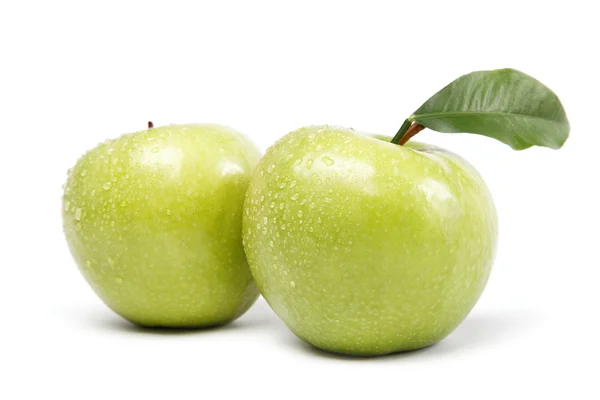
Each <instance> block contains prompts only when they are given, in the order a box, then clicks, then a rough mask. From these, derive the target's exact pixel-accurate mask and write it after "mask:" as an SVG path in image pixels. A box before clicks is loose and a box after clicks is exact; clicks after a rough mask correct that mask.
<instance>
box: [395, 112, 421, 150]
mask: <svg viewBox="0 0 600 400" xmlns="http://www.w3.org/2000/svg"><path fill="white" fill-rule="evenodd" d="M411 124H412V125H411ZM423 129H425V127H424V126H423V125H421V124H419V123H418V122H415V123H414V124H413V123H412V121H411V120H410V118H409V119H407V120H406V121H404V123H403V124H402V126H401V127H400V129H398V133H396V136H394V138H393V139H392V141H391V143H393V144H398V145H400V146H403V145H404V144H405V143H406V142H408V141H409V140H410V138H411V137H413V136H415V135H416V134H417V133H419V132H421V131H422V130H423Z"/></svg>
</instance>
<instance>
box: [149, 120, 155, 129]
mask: <svg viewBox="0 0 600 400" xmlns="http://www.w3.org/2000/svg"><path fill="white" fill-rule="evenodd" d="M151 128H154V124H153V123H152V121H148V129H151Z"/></svg>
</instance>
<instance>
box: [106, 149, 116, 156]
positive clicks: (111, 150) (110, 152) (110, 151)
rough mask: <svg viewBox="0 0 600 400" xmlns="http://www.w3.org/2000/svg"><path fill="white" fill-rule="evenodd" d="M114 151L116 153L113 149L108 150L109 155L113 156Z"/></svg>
mask: <svg viewBox="0 0 600 400" xmlns="http://www.w3.org/2000/svg"><path fill="white" fill-rule="evenodd" d="M113 151H114V150H113V149H108V150H106V152H107V153H108V155H111V154H112V153H113Z"/></svg>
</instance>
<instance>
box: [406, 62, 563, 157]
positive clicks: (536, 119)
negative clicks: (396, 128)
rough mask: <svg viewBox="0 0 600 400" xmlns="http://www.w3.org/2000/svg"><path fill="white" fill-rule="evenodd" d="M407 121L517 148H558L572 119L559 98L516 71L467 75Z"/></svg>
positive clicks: (441, 91) (438, 93) (529, 77)
mask: <svg viewBox="0 0 600 400" xmlns="http://www.w3.org/2000/svg"><path fill="white" fill-rule="evenodd" d="M409 120H410V121H411V122H418V123H419V124H421V125H424V126H425V127H427V128H429V129H432V130H434V131H438V132H449V133H457V132H468V133H476V134H479V135H484V136H488V137H491V138H494V139H497V140H499V141H501V142H503V143H506V144H507V145H509V146H510V147H512V148H513V149H515V150H523V149H526V148H529V147H531V146H545V147H550V148H552V149H558V148H560V147H561V146H562V145H563V144H564V143H565V141H566V140H567V137H568V136H569V121H568V120H567V116H566V113H565V110H564V108H563V106H562V104H561V103H560V100H559V99H558V97H557V96H556V95H555V94H554V93H553V92H552V91H551V90H550V89H548V88H547V87H546V86H544V85H543V84H542V83H540V82H539V81H537V80H536V79H534V78H532V77H531V76H529V75H526V74H524V73H522V72H519V71H516V70H514V69H498V70H494V71H477V72H472V73H470V74H467V75H463V76H461V77H460V78H458V79H457V80H455V81H454V82H452V83H450V84H449V85H448V86H446V87H445V88H443V89H442V90H440V91H439V92H437V93H436V94H435V95H433V96H432V97H431V98H430V99H429V100H427V101H426V102H425V103H424V104H423V105H422V106H421V107H419V109H418V110H417V111H415V112H414V114H413V115H411V116H410V118H409Z"/></svg>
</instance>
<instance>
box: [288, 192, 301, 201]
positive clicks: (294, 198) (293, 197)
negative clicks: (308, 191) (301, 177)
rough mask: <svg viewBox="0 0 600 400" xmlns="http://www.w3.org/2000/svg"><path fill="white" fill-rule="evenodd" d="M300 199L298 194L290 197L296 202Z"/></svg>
mask: <svg viewBox="0 0 600 400" xmlns="http://www.w3.org/2000/svg"><path fill="white" fill-rule="evenodd" d="M298 197H300V195H299V194H298V193H294V194H293V195H292V197H290V198H291V199H292V200H294V201H296V200H298Z"/></svg>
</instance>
